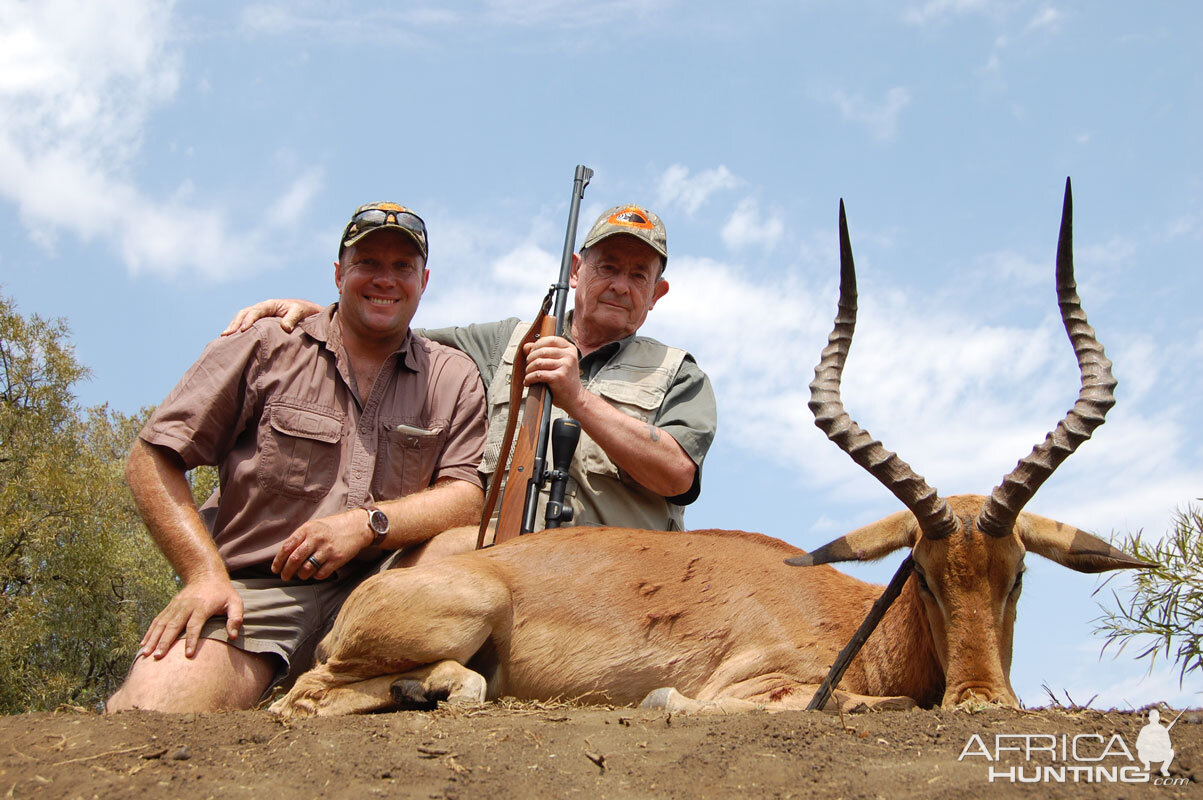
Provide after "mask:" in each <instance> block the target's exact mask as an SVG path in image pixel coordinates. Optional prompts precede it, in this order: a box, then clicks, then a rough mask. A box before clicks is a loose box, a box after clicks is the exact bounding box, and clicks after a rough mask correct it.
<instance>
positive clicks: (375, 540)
mask: <svg viewBox="0 0 1203 800" xmlns="http://www.w3.org/2000/svg"><path fill="white" fill-rule="evenodd" d="M363 510H364V511H366V512H368V529H369V530H370V531H371V532H372V543H371V544H370V545H368V547H379V546H380V545H381V544H382V543H383V542H384V537H385V536H388V514H385V513H384V512H383V511H381V510H380V509H379V508H378V507H377V506H375V505H366V506H364V507H363Z"/></svg>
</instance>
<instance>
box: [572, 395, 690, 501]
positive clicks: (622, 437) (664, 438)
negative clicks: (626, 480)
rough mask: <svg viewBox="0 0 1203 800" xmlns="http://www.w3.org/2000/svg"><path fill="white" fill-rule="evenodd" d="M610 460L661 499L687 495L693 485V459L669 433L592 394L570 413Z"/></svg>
mask: <svg viewBox="0 0 1203 800" xmlns="http://www.w3.org/2000/svg"><path fill="white" fill-rule="evenodd" d="M571 413H572V414H573V416H574V417H575V418H576V419H577V421H578V422H580V423H581V428H582V429H583V430H584V431H585V433H587V434H589V437H590V438H591V439H593V441H595V442H597V444H598V446H599V447H601V449H602V450H604V451H605V452H606V455H608V456H609V457H610V460H611V461H613V462H614V463H615V464H617V465H618V466H619V468H621V469H622V470H623V471H624V472H626V473H627V474H628V475H630V476H631V477H632V478H634V479H635V480H636V481H638V482H639V484H640V485H641V486H643V487H644V488H646V489H648V490H650V491H653V492H655V493H656V494H658V495H660V496H662V497H676V496H677V495H681V494H685V493H686V492H688V491H689V489H690V487H691V486H693V477H694V473H695V471H696V467H695V465H694V463H693V460H692V459H691V458H690V457H689V455H688V454H687V453H686V452H685V449H684V448H682V447H681V445H680V443H678V442H677V440H676V439H674V438H673V437H672V436H670V435H669V434H667V433H665V432H664V431H662V430H660V429H659V428H657V427H655V426H654V425H651V424H650V423H647V422H644V421H642V420H639V419H635V418H634V417H631V416H628V415H626V414H624V413H622V412H621V411H619V410H618V409H616V408H614V406H612V405H610V404H609V403H607V402H606V401H605V400H603V399H602V398H601V397H598V396H597V395H595V394H592V393H591V392H583V393H582V394H581V402H580V403H579V404H578V405H577V407H576V408H574V409H573V410H572V412H571Z"/></svg>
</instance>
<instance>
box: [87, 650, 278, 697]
mask: <svg viewBox="0 0 1203 800" xmlns="http://www.w3.org/2000/svg"><path fill="white" fill-rule="evenodd" d="M182 642H183V640H176V642H175V644H174V645H172V647H171V649H169V650H168V651H167V653H166V654H165V655H164V656H163V657H162V658H158V659H156V658H151V657H145V656H139V657H138V659H137V660H135V661H134V665H133V667H132V668H131V669H130V672H129V675H128V676H127V677H126V679H125V683H123V684H122V685H121V688H120V689H118V690H117V691H116V692H115V693H114V694H113V696H112V697H110V698H109V701H108V703H107V704H106V705H105V711H106V712H108V713H114V712H117V711H128V710H132V709H143V710H147V711H173V712H185V711H220V710H228V709H241V708H253V707H254V706H255V704H256V703H258V702H259V698H260V697H261V696H262V694H263V692H264V691H265V690H266V689H267V687H268V685H269V684H270V683H271V680H272V677H273V676H274V675H275V673H276V668H277V666H278V664H279V661H278V660H277V658H276V657H275V656H272V655H261V654H257V653H248V652H246V651H244V650H240V649H238V648H237V647H234V646H233V645H229V644H226V643H225V642H222V641H219V640H214V639H202V640H201V641H200V642H199V643H198V644H197V647H196V653H195V655H194V656H193V657H192V658H188V657H187V656H185V655H184V645H183V643H182Z"/></svg>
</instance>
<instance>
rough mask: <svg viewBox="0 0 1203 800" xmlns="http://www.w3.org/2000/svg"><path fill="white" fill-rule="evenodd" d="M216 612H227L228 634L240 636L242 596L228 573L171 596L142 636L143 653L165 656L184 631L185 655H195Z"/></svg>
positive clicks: (206, 578)
mask: <svg viewBox="0 0 1203 800" xmlns="http://www.w3.org/2000/svg"><path fill="white" fill-rule="evenodd" d="M214 614H225V615H226V635H227V636H229V637H230V638H231V639H236V638H237V637H238V631H239V629H240V628H241V627H242V598H241V597H240V596H239V595H238V591H237V590H236V589H235V588H234V585H233V584H232V583H230V579H229V577H228V576H226V575H214V576H211V577H205V578H201V579H198V580H195V581H193V582H192V583H189V584H188V585H186V586H185V587H184V588H183V589H181V590H180V591H179V592H178V593H177V594H176V596H175V597H173V598H171V602H170V603H168V604H167V607H166V608H164V609H163V610H162V611H160V612H159V614H158V616H156V617H155V618H154V621H153V622H151V623H150V627H149V628H147V630H146V635H145V636H143V637H142V642H141V643H140V645H139V647H140V648H141V652H142V655H143V656H145V657H151V656H153V657H154V658H162V657H163V656H165V655H166V654H167V651H168V650H170V649H171V645H172V644H173V643H174V642H175V640H176V639H178V638H179V636H180V631H184V632H185V634H184V655H186V656H187V657H188V658H192V656H193V654H194V653H196V644H197V642H198V641H199V640H200V633H201V628H202V627H204V624H205V622H207V621H208V619H209V617H212V616H213V615H214Z"/></svg>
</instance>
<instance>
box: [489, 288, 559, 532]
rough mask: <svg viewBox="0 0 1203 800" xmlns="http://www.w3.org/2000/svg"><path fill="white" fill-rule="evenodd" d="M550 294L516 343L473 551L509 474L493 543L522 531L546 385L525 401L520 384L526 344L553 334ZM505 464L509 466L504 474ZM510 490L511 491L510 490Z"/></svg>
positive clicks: (523, 371) (533, 390) (539, 386)
mask: <svg viewBox="0 0 1203 800" xmlns="http://www.w3.org/2000/svg"><path fill="white" fill-rule="evenodd" d="M551 300H552V294H551V292H548V293H547V296H546V297H545V298H543V305H542V307H541V308H540V309H539V313H538V314H537V315H536V316H535V321H534V322H533V323H532V324H531V326H530V330H528V331H527V332H526V336H524V337H522V341H521V342H519V344H518V352H516V353H515V354H514V369H513V372H512V373H511V374H510V414H509V418H508V419H507V420H506V423H505V434H504V435H503V436H502V437H501V452H500V454H499V455H498V456H497V468H496V470H495V471H494V472H493V480H492V482H491V483H490V484H489V494H488V496H487V497H486V498H485V507H484V511H483V513H482V516H481V518H480V528H479V529H478V530H477V532H476V549H477V550H479V549H481V548H482V547H484V546H485V537H486V536H487V535H488V531H489V521H490V520H491V519H492V518H493V509H494V508H496V507H497V495H498V494H499V493H500V491H501V482H502V481H503V480H505V476H506V475H507V474H508V475H509V476H510V477H511V478H514V477H515V476H517V477H518V478H519V479H518V480H513V481H507V482H506V492H505V497H504V498H503V499H502V502H501V513H500V516H499V518H498V520H497V532H496V534H495V535H494V537H493V543H494V544H501V543H502V542H507V541H509V540H510V539H513V538H516V537H517V536H518V534H519V533H520V532H521V527H522V512H523V505H524V500H525V497H526V493H525V491H524V490H525V489H526V480H522V479H521V478H526V479H527V480H529V479H530V477H531V474H532V472H533V470H534V464H535V449H536V442H537V441H538V438H539V423H540V422H541V421H542V418H543V403H544V401H545V400H546V399H547V386H546V385H544V384H541V383H540V384H536V385H535V386H532V387H530V391H529V392H528V393H527V396H526V400H525V401H523V399H522V389H523V386H522V384H523V382H524V381H525V380H526V345H527V344H528V343H530V342H533V341H535V340H536V339H537V338H539V337H540V336H551V335H553V334H555V325H556V321H555V318H554V317H549V316H547V312H548V310H549V309H550V308H551ZM519 407H521V409H522V429H521V430H518V431H517V435H518V441H517V443H515V442H514V435H515V429H516V428H517V427H518V425H517V423H518V409H519ZM511 447H512V448H513V451H514V455H513V458H512V459H510V460H509V461H508V462H507V460H506V459H507V457H508V456H509V454H510V449H511ZM507 463H508V466H509V469H508V473H507V469H506V467H507ZM511 486H512V487H513V489H514V490H513V491H510V487H511Z"/></svg>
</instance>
